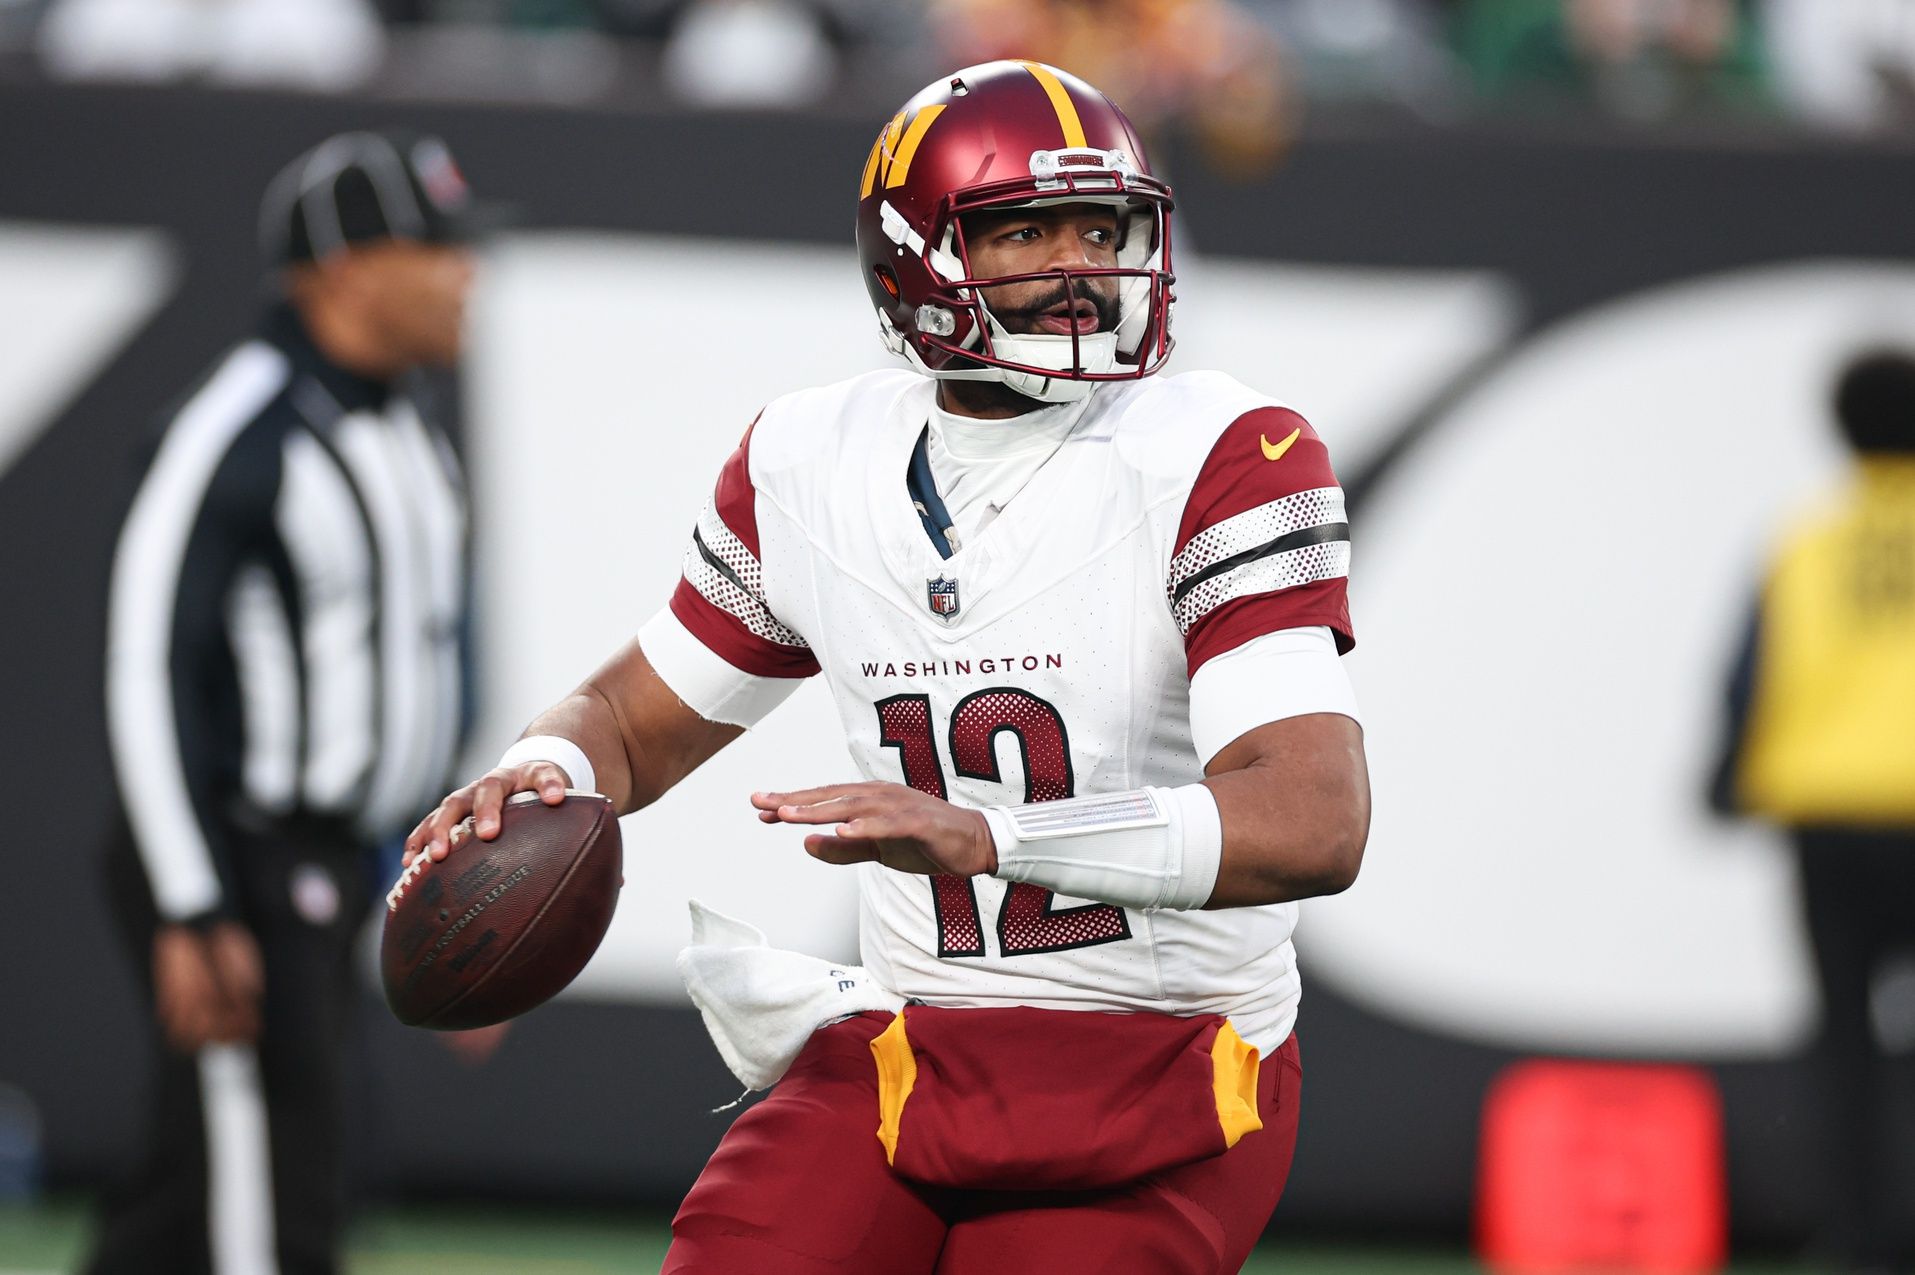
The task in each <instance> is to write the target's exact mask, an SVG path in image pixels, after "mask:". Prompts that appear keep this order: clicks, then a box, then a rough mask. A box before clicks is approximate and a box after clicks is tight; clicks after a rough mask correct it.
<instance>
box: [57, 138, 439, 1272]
mask: <svg viewBox="0 0 1915 1275" xmlns="http://www.w3.org/2000/svg"><path fill="white" fill-rule="evenodd" d="M471 211H472V210H471V208H470V207H469V206H468V198H467V193H466V187H465V183H464V181H463V179H462V178H461V177H460V174H459V170H458V169H457V167H455V166H454V164H453V161H452V157H451V155H450V154H449V153H448V151H447V149H446V147H445V145H444V144H443V143H442V142H440V141H438V140H437V139H434V138H430V137H410V136H400V135H396V134H389V133H373V132H365V133H348V134H342V135H340V136H337V137H333V138H329V139H328V140H326V141H324V142H322V143H321V144H320V145H318V146H317V147H315V148H314V149H313V150H311V151H309V152H307V153H306V154H304V155H301V156H300V157H299V158H298V159H296V160H294V161H293V162H292V163H291V164H290V165H289V166H288V167H287V168H286V169H285V170H284V171H283V172H282V173H281V174H280V175H279V177H278V178H277V179H276V180H275V181H274V182H273V184H272V185H271V187H269V189H268V190H267V193H266V197H265V200H264V206H263V210H262V228H263V237H264V241H265V246H266V252H267V254H268V259H269V262H270V264H271V265H272V266H273V267H274V268H275V269H276V272H277V281H278V285H279V286H278V294H279V295H278V298H277V300H276V302H275V304H273V305H272V306H271V307H270V309H269V310H268V312H267V313H266V315H265V316H264V317H263V319H262V321H261V323H260V325H259V327H258V329H257V330H256V331H255V332H254V333H253V335H252V336H251V337H250V338H249V339H247V340H245V341H244V342H242V343H241V344H240V345H238V346H237V347H236V348H235V349H233V350H232V351H231V352H229V353H228V354H226V355H225V356H224V357H223V358H222V359H220V360H219V362H218V363H217V364H216V365H215V366H214V367H213V368H212V370H211V371H210V372H209V373H208V374H207V375H206V376H205V377H204V378H203V379H202V380H201V381H200V382H199V384H198V386H197V388H195V389H193V390H192V391H191V392H190V394H189V395H188V396H187V397H186V399H185V401H184V404H183V405H182V406H180V407H179V408H178V410H177V411H175V412H174V413H173V414H172V415H171V417H170V418H169V419H168V420H167V421H166V422H165V425H164V430H163V432H162V433H161V435H160V437H159V440H158V447H157V450H156V452H155V453H154V454H153V456H152V459H151V462H150V466H149V468H148V469H147V471H146V475H145V478H144V479H143V480H142V482H141V485H140V488H139V493H138V495H137V496H136V497H135V499H134V501H133V504H132V507H131V510H130V511H129V513H128V514H127V519H126V523H125V526H124V528H123V529H122V531H121V533H120V539H119V547H118V550H117V552H116V555H115V558H114V563H113V574H112V584H111V596H110V600H109V620H108V652H107V668H106V702H107V718H108V723H107V724H108V734H109V737H110V741H111V744H112V753H113V763H114V770H115V774H116V776H117V779H118V784H119V791H120V797H121V801H122V805H123V808H124V812H125V823H124V825H123V832H122V835H121V836H120V837H118V838H116V844H115V845H114V847H113V848H112V849H111V851H110V852H109V857H108V874H109V879H110V882H111V887H112V896H113V903H114V906H115V911H116V913H117V915H118V918H119V920H120V922H121V925H122V928H123V929H124V931H125V933H126V934H127V936H128V937H129V939H130V942H131V946H132V950H133V952H134V954H135V957H136V960H137V961H138V963H139V965H140V967H141V972H142V975H143V976H144V977H143V981H144V982H145V984H146V985H147V986H148V987H150V989H151V995H152V1010H153V1024H154V1029H155V1055H154V1072H153V1075H152V1082H151V1085H150V1102H151V1110H150V1116H149V1125H148V1128H147V1130H146V1141H145V1143H144V1146H143V1148H142V1152H141V1156H140V1159H139V1160H138V1162H137V1163H136V1164H135V1165H133V1166H131V1168H132V1172H131V1173H130V1174H129V1175H128V1177H127V1179H126V1180H125V1181H124V1182H123V1183H121V1184H119V1185H118V1186H117V1187H116V1189H115V1190H114V1191H113V1192H112V1193H111V1194H110V1195H109V1196H108V1198H107V1201H106V1206H105V1212H104V1218H103V1223H102V1227H101V1230H100V1233H99V1236H98V1239H97V1243H96V1246H95V1249H94V1252H93V1254H92V1257H91V1260H90V1261H89V1263H88V1265H87V1267H86V1268H85V1269H87V1270H89V1271H91V1272H95V1273H96V1275H117V1273H119V1272H139V1273H140V1275H165V1273H168V1272H205V1271H211V1272H215V1273H218V1275H238V1273H243V1275H262V1273H266V1272H275V1271H278V1272H286V1273H287V1275H306V1273H308V1272H333V1271H336V1270H338V1268H339V1255H338V1249H339V1233H340V1224H341V1218H342V1214H343V1211H344V1195H345V1190H344V1181H343V1174H342V1172H341V1147H340V1141H341V1136H340V1128H341V1123H342V1122H341V1119H340V1107H341V1093H340V1088H341V1086H340V1075H341V1062H342V1052H343V1045H344V1040H345V1033H346V1025H347V1019H348V1015H349V1011H350V1008H351V1005H352V1003H353V1000H354V981H353V978H352V959H351V958H352V948H353V939H354V936H355V934H356V933H357V931H358V929H359V926H360V922H361V920H362V918H363V917H364V915H365V912H366V904H367V901H368V899H369V897H370V895H371V893H372V891H373V887H374V885H375V882H374V881H373V880H372V875H373V872H374V871H375V864H376V863H377V850H378V847H380V846H381V845H382V844H383V843H386V842H389V841H390V839H391V838H392V837H393V835H394V834H395V833H398V832H401V831H403V830H404V829H405V828H407V827H409V826H410V825H411V824H412V822H413V821H414V820H415V819H416V818H417V817H418V816H419V814H420V813H421V812H423V811H424V810H426V809H427V808H429V807H430V806H431V805H432V802H433V800H434V799H435V798H436V797H437V796H438V794H439V793H440V792H442V791H443V790H444V788H445V785H446V784H447V782H448V781H449V778H450V772H451V764H452V760H453V756H454V753H455V751H456V749H457V747H458V744H459V740H460V736H461V733H462V731H463V728H464V722H465V716H466V714H465V699H466V695H465V690H466V677H465V668H466V658H465V657H466V650H465V647H466V628H467V625H466V618H467V598H466V592H467V590H466V582H467V574H468V553H467V534H466V517H467V502H466V492H465V485H464V481H463V479H462V477H461V474H460V470H459V466H458V462H457V461H456V459H455V458H454V455H453V450H452V447H451V445H450V442H449V441H448V438H447V435H446V432H445V430H444V428H443V427H442V424H441V423H440V422H439V421H437V420H435V419H434V416H435V413H434V412H433V411H432V410H431V407H430V403H429V399H428V396H427V395H426V394H425V393H424V392H423V390H422V388H421V386H420V385H419V384H418V382H419V381H420V379H421V377H420V373H421V371H422V370H424V369H434V368H439V369H443V368H449V367H450V366H452V365H453V363H454V362H455V360H456V359H457V358H458V356H459V352H460V343H461V333H462V327H463V319H464V310H465V302H466V294H467V292H468V290H469V287H470V284H471V279H472V271H473V262H472V257H471V254H470V251H469V250H468V249H467V248H466V247H465V246H463V245H464V243H465V242H466V239H467V232H468V231H469V229H470V227H471V216H470V214H471Z"/></svg>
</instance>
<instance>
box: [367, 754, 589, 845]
mask: <svg viewBox="0 0 1915 1275" xmlns="http://www.w3.org/2000/svg"><path fill="white" fill-rule="evenodd" d="M567 782H568V780H567V779H566V775H565V772H564V771H563V770H562V769H560V768H559V767H557V766H555V765H553V764H552V763H551V762H549V761H529V762H526V763H525V764H524V765H520V766H500V767H498V768H497V769H494V770H488V771H486V772H485V774H483V775H481V776H479V777H478V778H477V779H475V780H473V781H472V782H471V783H469V784H467V785H466V786H465V787H463V788H455V789H453V790H452V791H451V792H450V793H447V794H446V798H445V800H444V801H442V802H440V803H439V805H438V808H437V809H435V810H434V811H433V812H432V813H431V814H429V815H427V816H426V817H425V818H424V819H421V820H420V821H419V826H418V827H416V828H414V829H413V830H412V832H411V834H410V835H408V836H407V837H406V852H405V856H404V861H405V864H406V866H407V867H410V866H412V861H413V860H414V859H416V858H418V857H419V856H420V855H421V854H425V855H429V856H430V857H431V858H432V859H433V861H434V862H437V861H438V860H440V859H443V858H445V857H446V856H447V855H448V854H451V853H452V847H453V844H454V841H453V829H455V828H457V827H458V826H459V825H460V824H462V823H464V822H465V821H466V820H467V819H468V818H469V819H471V820H472V831H473V832H474V833H476V834H477V835H478V838H479V840H481V841H490V840H492V838H494V837H496V836H498V835H499V811H500V809H501V808H502V807H503V806H504V805H505V801H506V798H508V797H510V796H511V795H512V794H513V793H520V792H536V793H537V794H538V795H539V800H540V801H543V802H544V803H545V804H546V805H548V806H556V805H558V804H559V803H560V802H562V801H564V800H565V787H566V784H567Z"/></svg>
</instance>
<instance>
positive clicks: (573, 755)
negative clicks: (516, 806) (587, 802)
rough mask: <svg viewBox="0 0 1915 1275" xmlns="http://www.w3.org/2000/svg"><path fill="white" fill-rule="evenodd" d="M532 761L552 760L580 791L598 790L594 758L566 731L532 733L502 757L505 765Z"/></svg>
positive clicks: (572, 785)
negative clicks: (559, 733)
mask: <svg viewBox="0 0 1915 1275" xmlns="http://www.w3.org/2000/svg"><path fill="white" fill-rule="evenodd" d="M529 761H549V762H551V763H552V764H553V765H554V766H557V767H558V768H559V769H560V770H562V771H564V772H565V778H566V780H567V786H568V787H570V788H573V789H575V790H577V791H578V792H597V791H598V776H597V775H596V774H594V773H593V771H592V759H591V758H589V757H587V756H586V755H585V750H584V749H583V748H580V747H579V746H578V745H577V744H574V743H573V742H572V741H571V740H569V739H567V738H565V736H563V735H530V736H527V737H526V738H524V739H521V740H520V741H519V742H518V743H516V744H514V745H512V747H510V748H508V749H506V750H505V756H503V757H501V758H499V765H500V767H502V768H507V769H509V768H511V767H513V766H523V765H525V763H526V762H529Z"/></svg>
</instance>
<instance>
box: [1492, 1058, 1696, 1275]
mask: <svg viewBox="0 0 1915 1275" xmlns="http://www.w3.org/2000/svg"><path fill="white" fill-rule="evenodd" d="M1476 1233H1477V1234H1476V1248H1477V1255H1478V1256H1479V1257H1480V1258H1481V1259H1482V1260H1483V1261H1484V1262H1485V1263H1487V1264H1488V1265H1489V1266H1490V1267H1491V1268H1492V1269H1493V1270H1496V1271H1498V1272H1504V1273H1505V1275H1547V1273H1553V1272H1571V1271H1578V1272H1589V1271H1610V1272H1617V1271H1636V1272H1653V1273H1656V1275H1664V1273H1667V1275H1677V1273H1680V1272H1697V1271H1713V1270H1717V1269H1719V1268H1720V1267H1721V1266H1722V1264H1723V1262H1724V1260H1725V1259H1726V1257H1727V1254H1728V1201H1727V1188H1726V1184H1725V1176H1724V1169H1723V1154H1722V1103H1721V1099H1720V1097H1719V1095H1718V1094H1717V1092H1716V1087H1715V1082H1714V1081H1713V1080H1712V1079H1711V1078H1710V1076H1709V1074H1708V1073H1707V1072H1705V1071H1702V1070H1700V1069H1699V1068H1695V1067H1679V1066H1646V1065H1636V1064H1628V1063H1595V1062H1561V1061H1549V1060H1534V1061H1529V1062H1521V1063H1517V1064H1516V1065H1514V1066H1512V1067H1510V1068H1509V1069H1508V1070H1507V1071H1505V1072H1504V1073H1503V1074H1502V1075H1501V1076H1499V1077H1497V1079H1496V1082H1495V1084H1493V1085H1492V1086H1491V1087H1490V1092H1489V1097H1488V1100H1487V1101H1486V1102H1485V1104H1484V1109H1483V1142H1482V1155H1481V1162H1480V1165H1479V1169H1478V1179H1477V1199H1476Z"/></svg>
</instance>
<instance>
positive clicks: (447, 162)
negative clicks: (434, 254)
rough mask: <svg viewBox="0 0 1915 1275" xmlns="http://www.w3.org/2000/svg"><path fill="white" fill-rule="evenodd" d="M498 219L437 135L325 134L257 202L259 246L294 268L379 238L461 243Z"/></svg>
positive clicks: (273, 258) (394, 132)
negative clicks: (476, 196)
mask: <svg viewBox="0 0 1915 1275" xmlns="http://www.w3.org/2000/svg"><path fill="white" fill-rule="evenodd" d="M500 220H501V218H500V216H499V215H498V211H497V209H496V208H495V207H494V206H492V205H486V204H480V203H478V202H476V201H475V200H474V199H473V198H472V193H471V191H470V190H469V189H468V188H467V186H466V181H465V176H464V175H463V174H462V173H460V171H459V166H458V165H457V164H456V163H454V162H453V159H452V151H451V149H450V148H449V147H447V146H446V144H445V143H444V142H443V141H441V140H440V139H439V138H437V137H433V136H431V135H429V134H419V133H408V132H402V131H399V130H395V129H377V130H371V129H369V130H366V131H363V132H353V133H339V134H335V135H334V136H332V137H328V138H327V139H326V140H325V141H323V142H321V143H319V145H317V146H315V147H313V148H312V149H311V150H309V151H307V152H306V153H305V154H303V155H301V156H299V158H297V159H295V160H293V161H292V163H290V164H288V165H286V167H284V168H282V169H281V170H280V171H279V176H277V177H275V178H274V179H273V181H272V184H271V185H269V186H268V187H267V188H266V197H265V199H264V200H262V201H261V205H260V215H259V227H260V246H261V249H262V251H263V252H264V254H265V257H266V260H267V262H268V263H270V264H272V265H276V266H279V265H293V264H296V263H299V262H304V261H317V260H320V259H322V258H324V257H326V256H328V255H330V254H331V253H334V252H336V251H338V250H339V249H341V248H345V247H348V246H349V245H352V244H362V243H370V242H373V241H376V240H381V239H411V240H416V241H418V242H420V243H447V244H449V243H466V242H469V241H471V240H472V239H473V238H474V237H475V236H476V235H478V234H479V233H481V232H482V231H484V230H488V229H491V228H492V227H494V226H495V225H497V224H498V223H499V222H500Z"/></svg>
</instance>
